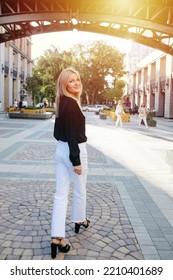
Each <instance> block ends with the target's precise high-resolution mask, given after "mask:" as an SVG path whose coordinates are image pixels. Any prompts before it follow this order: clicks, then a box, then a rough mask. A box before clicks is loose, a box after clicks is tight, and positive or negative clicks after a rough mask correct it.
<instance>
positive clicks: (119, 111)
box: [115, 100, 125, 127]
mask: <svg viewBox="0 0 173 280" xmlns="http://www.w3.org/2000/svg"><path fill="white" fill-rule="evenodd" d="M115 114H116V116H117V120H116V124H115V126H116V127H117V126H118V124H119V123H120V126H121V127H122V126H123V124H122V115H123V114H125V112H124V108H123V103H122V101H121V100H119V101H118V105H117V107H116V109H115Z"/></svg>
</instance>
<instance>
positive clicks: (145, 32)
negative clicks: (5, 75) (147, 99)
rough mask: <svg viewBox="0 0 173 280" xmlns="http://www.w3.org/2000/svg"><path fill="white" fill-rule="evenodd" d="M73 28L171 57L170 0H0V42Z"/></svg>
mask: <svg viewBox="0 0 173 280" xmlns="http://www.w3.org/2000/svg"><path fill="white" fill-rule="evenodd" d="M73 19H75V20H76V23H74V22H73ZM74 28H76V29H77V30H79V31H87V32H96V33H100V34H105V35H110V36H115V37H121V38H124V39H131V40H133V41H135V42H137V43H140V44H144V45H146V46H149V47H153V48H156V49H159V50H161V51H163V52H166V53H169V54H171V55H172V54H173V1H171V0H130V1H127V0H121V1H119V0H114V1H110V0H97V1H96V0H92V1H89V0H85V1H82V0H73V1H70V0H50V1H48V0H42V1H41V0H35V1H34V0H24V1H21V0H17V1H14V0H3V1H2V0H0V43H3V42H6V41H9V40H14V39H17V38H22V37H26V36H31V35H35V34H40V33H46V32H57V31H69V30H73V29H74Z"/></svg>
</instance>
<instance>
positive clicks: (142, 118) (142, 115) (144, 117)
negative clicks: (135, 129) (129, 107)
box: [138, 103, 149, 128]
mask: <svg viewBox="0 0 173 280" xmlns="http://www.w3.org/2000/svg"><path fill="white" fill-rule="evenodd" d="M138 112H139V126H141V123H142V121H143V122H144V125H145V126H146V128H149V126H148V124H147V112H148V110H147V108H146V106H145V103H142V104H141V106H140V107H139V110H138Z"/></svg>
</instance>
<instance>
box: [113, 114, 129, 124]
mask: <svg viewBox="0 0 173 280" xmlns="http://www.w3.org/2000/svg"><path fill="white" fill-rule="evenodd" d="M110 118H111V119H112V120H116V119H117V116H116V115H115V112H111V113H110ZM122 122H130V114H129V113H125V114H123V115H122Z"/></svg>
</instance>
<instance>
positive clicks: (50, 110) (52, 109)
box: [45, 107, 55, 113]
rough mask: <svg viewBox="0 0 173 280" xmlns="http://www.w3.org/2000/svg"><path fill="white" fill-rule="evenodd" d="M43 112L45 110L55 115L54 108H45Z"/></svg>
mask: <svg viewBox="0 0 173 280" xmlns="http://www.w3.org/2000/svg"><path fill="white" fill-rule="evenodd" d="M45 110H46V112H52V113H55V108H54V107H46V108H45Z"/></svg>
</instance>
